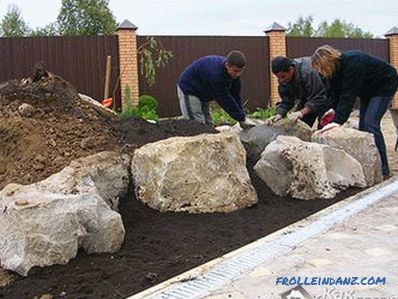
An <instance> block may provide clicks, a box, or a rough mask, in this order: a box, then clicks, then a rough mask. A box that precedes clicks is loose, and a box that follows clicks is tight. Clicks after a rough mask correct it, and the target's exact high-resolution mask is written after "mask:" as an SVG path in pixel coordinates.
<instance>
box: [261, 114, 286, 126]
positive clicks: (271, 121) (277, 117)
mask: <svg viewBox="0 0 398 299" xmlns="http://www.w3.org/2000/svg"><path fill="white" fill-rule="evenodd" d="M281 119H282V115H280V114H277V115H275V116H272V117H269V118H267V119H266V120H265V121H264V123H265V124H266V125H267V126H271V125H273V124H274V123H276V122H278V121H280V120H281Z"/></svg>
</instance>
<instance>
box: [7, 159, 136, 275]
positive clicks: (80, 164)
mask: <svg viewBox="0 0 398 299" xmlns="http://www.w3.org/2000/svg"><path fill="white" fill-rule="evenodd" d="M117 164H118V165H117ZM128 164H129V159H128V158H127V157H121V156H119V155H117V154H116V153H113V152H103V153H99V154H97V155H93V156H89V157H87V158H82V159H79V160H77V161H74V162H72V163H71V164H70V166H68V167H66V168H64V169H63V170H62V171H61V172H59V173H57V174H54V175H52V176H50V177H49V178H47V179H45V180H43V181H41V182H38V183H35V184H32V185H27V186H24V185H19V184H9V185H7V186H6V187H5V188H4V189H3V190H2V191H1V192H0V227H1V228H2V229H1V230H0V266H1V268H3V269H7V270H12V271H15V272H17V273H19V274H21V275H27V273H28V271H29V269H30V268H32V267H34V266H48V265H53V264H64V263H67V262H68V261H69V260H70V259H71V258H74V257H75V256H76V254H77V251H78V248H79V247H80V248H82V249H84V250H85V251H86V252H88V253H99V252H115V251H117V250H119V248H120V246H121V245H122V243H123V239H124V234H125V230H124V227H123V222H122V219H121V217H120V215H119V214H118V213H117V212H115V211H113V210H112V209H111V207H110V206H111V205H115V203H116V202H117V200H115V198H116V197H118V196H119V195H120V194H124V193H126V192H127V185H128V182H127V181H125V179H119V178H116V176H117V175H122V176H126V177H127V179H128V174H129V172H128V169H129V165H128ZM122 169H123V170H122ZM112 170H115V173H113V172H112ZM121 181H123V182H124V183H125V184H124V183H123V184H122V183H121ZM107 187H108V188H107ZM104 199H107V201H108V203H107V202H106V201H105V200H104Z"/></svg>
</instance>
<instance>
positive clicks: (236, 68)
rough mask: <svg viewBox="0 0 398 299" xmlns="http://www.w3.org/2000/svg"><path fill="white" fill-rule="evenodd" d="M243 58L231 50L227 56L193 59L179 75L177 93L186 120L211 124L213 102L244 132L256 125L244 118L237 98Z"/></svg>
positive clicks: (243, 62) (239, 99)
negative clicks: (211, 105) (211, 104)
mask: <svg viewBox="0 0 398 299" xmlns="http://www.w3.org/2000/svg"><path fill="white" fill-rule="evenodd" d="M245 65H246V57H245V55H244V54H243V53H242V52H240V51H236V50H234V51H231V52H230V53H229V54H228V55H227V57H224V56H217V55H209V56H204V57H201V58H199V59H197V60H195V61H194V62H193V63H192V64H191V65H190V66H188V67H187V68H186V69H185V70H184V71H183V72H182V73H181V75H180V76H179V78H178V81H177V94H178V98H179V101H180V109H181V112H182V115H183V117H184V118H185V119H191V120H195V121H198V122H200V123H204V124H213V120H212V118H211V114H210V101H212V100H215V101H216V102H217V103H218V104H219V105H220V106H221V108H223V109H224V110H225V111H226V112H227V113H228V114H229V115H230V116H231V117H232V118H233V119H235V120H236V121H238V122H239V123H240V125H241V127H242V128H243V129H247V128H250V127H253V126H255V124H254V123H253V122H252V121H250V120H249V119H246V115H245V112H244V111H243V107H242V100H241V98H240V87H241V82H240V78H239V77H240V76H241V75H242V73H243V70H244V68H245Z"/></svg>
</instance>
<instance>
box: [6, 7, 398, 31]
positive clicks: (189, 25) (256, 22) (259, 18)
mask: <svg viewBox="0 0 398 299" xmlns="http://www.w3.org/2000/svg"><path fill="white" fill-rule="evenodd" d="M10 4H15V5H17V6H18V7H19V9H20V10H21V11H22V17H23V19H24V20H25V21H26V22H27V23H28V25H29V26H30V27H31V28H36V27H43V26H45V25H46V24H49V23H50V22H53V21H55V20H56V18H57V15H58V13H59V11H60V9H61V0H0V20H1V19H2V18H3V16H4V14H5V13H6V12H7V8H8V6H9V5H10ZM109 8H110V9H111V11H112V12H113V14H114V16H115V17H116V20H117V21H118V22H119V23H120V22H122V21H123V20H125V19H127V20H129V21H130V22H132V23H133V24H135V25H136V26H138V31H137V33H138V34H142V35H238V36H245V35H251V36H262V35H264V33H263V31H264V30H265V29H267V28H268V27H269V26H270V25H271V24H272V23H273V22H277V23H279V24H280V25H282V26H284V27H287V26H288V25H289V22H294V21H296V20H297V18H299V17H300V16H304V17H306V16H309V15H312V16H313V18H314V24H315V25H316V26H317V25H318V24H319V23H321V22H322V21H328V22H329V23H330V22H332V21H333V20H334V19H336V18H339V19H341V20H346V21H348V22H350V23H353V24H354V25H356V26H358V27H359V28H361V29H362V30H365V31H370V32H371V33H373V34H374V35H375V36H376V37H383V35H384V33H385V32H387V31H388V30H389V29H391V28H392V27H394V26H398V1H397V0H345V1H340V0H333V1H330V0H273V1H271V0H228V1H227V0H141V1H138V0H110V1H109Z"/></svg>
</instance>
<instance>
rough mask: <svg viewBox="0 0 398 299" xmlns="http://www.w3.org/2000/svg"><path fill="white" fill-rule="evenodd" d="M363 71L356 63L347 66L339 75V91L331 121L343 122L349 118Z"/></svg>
mask: <svg viewBox="0 0 398 299" xmlns="http://www.w3.org/2000/svg"><path fill="white" fill-rule="evenodd" d="M364 74H365V73H364V71H363V70H362V69H361V68H360V67H357V66H356V65H350V66H347V67H346V69H345V70H344V71H343V72H342V74H341V76H342V78H341V82H342V83H341V84H342V85H341V91H340V93H339V97H338V103H337V107H336V116H335V117H334V119H333V122H335V123H338V124H344V123H345V122H346V121H347V119H348V118H349V116H350V114H351V111H352V108H353V107H354V104H355V100H356V97H357V95H358V94H359V90H360V88H361V85H362V81H363V78H364Z"/></svg>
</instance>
